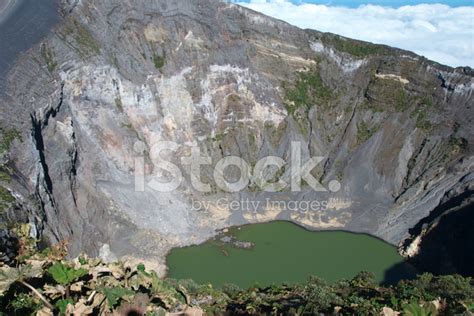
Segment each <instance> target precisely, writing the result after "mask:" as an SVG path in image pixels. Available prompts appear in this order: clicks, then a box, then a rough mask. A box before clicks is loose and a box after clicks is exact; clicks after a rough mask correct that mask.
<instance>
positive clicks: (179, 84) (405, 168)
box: [0, 0, 474, 263]
mask: <svg viewBox="0 0 474 316" xmlns="http://www.w3.org/2000/svg"><path fill="white" fill-rule="evenodd" d="M64 6H65V10H64V12H66V13H67V14H66V16H65V18H64V21H63V23H62V24H61V25H60V26H58V27H57V28H55V29H54V31H53V32H51V34H50V36H49V37H48V38H47V40H45V41H44V42H43V43H41V45H38V46H37V47H35V48H34V49H32V50H30V51H29V53H28V54H26V55H25V56H23V57H22V58H21V59H20V60H19V61H18V63H17V64H16V65H15V67H14V68H13V69H12V70H11V71H10V73H9V76H8V80H7V88H6V94H5V95H4V96H3V97H2V99H1V100H0V106H1V109H2V110H1V121H0V122H1V124H2V125H1V126H2V128H3V130H4V131H6V130H8V129H10V130H11V129H13V130H18V131H21V134H22V140H23V141H22V142H20V141H18V140H15V141H13V144H12V148H11V150H10V152H9V155H8V157H9V162H8V164H9V165H10V166H11V170H12V173H13V175H14V176H13V180H12V181H11V182H10V183H2V186H5V187H6V188H8V189H9V190H10V192H14V193H15V194H14V196H15V198H16V199H17V200H18V201H28V202H23V204H25V205H26V204H28V203H29V204H31V205H30V207H29V208H25V210H29V211H26V213H27V214H29V215H28V218H29V221H30V222H31V223H32V224H34V227H35V228H36V230H37V233H38V236H42V237H43V238H44V239H46V240H47V241H49V242H51V243H53V242H57V241H60V240H68V241H69V245H70V250H71V253H72V255H75V254H78V253H79V252H81V251H86V252H88V253H90V254H92V255H98V254H99V250H100V249H101V248H103V249H106V250H107V251H105V250H103V251H102V252H103V253H104V252H107V253H108V256H119V257H122V256H130V257H133V258H143V259H157V260H158V261H159V262H161V263H163V262H164V261H163V258H164V255H165V253H166V252H167V251H168V250H169V249H170V248H172V247H175V246H180V245H186V244H191V243H198V242H202V241H204V240H205V239H207V238H209V237H210V236H212V235H213V234H215V231H216V230H217V229H221V228H224V227H228V226H231V225H238V224H242V223H249V222H261V221H270V220H274V219H286V220H291V221H294V222H296V223H299V224H301V225H304V226H305V227H307V228H310V229H315V230H317V229H343V230H350V231H356V232H366V233H370V234H372V235H375V236H378V237H380V238H383V239H384V240H386V241H388V242H390V243H393V244H400V243H401V242H403V241H405V240H407V238H412V237H413V236H410V232H409V230H410V228H412V227H414V226H415V225H416V224H417V223H418V222H419V221H420V220H422V219H423V218H425V217H427V216H428V215H429V214H430V212H431V211H432V210H434V209H435V208H436V207H437V206H438V205H440V204H441V203H445V199H446V198H447V197H452V198H453V197H455V196H457V195H458V194H462V193H463V192H466V190H468V188H471V189H470V190H471V192H472V184H473V181H472V177H473V173H472V172H473V163H474V158H473V155H472V154H473V135H474V132H473V124H472V120H473V116H474V115H473V114H474V111H473V109H472V105H473V99H474V97H473V90H474V78H473V72H472V70H471V69H469V68H457V69H452V68H449V67H446V66H442V65H439V64H436V63H434V62H431V61H428V60H426V59H425V58H423V57H420V56H417V55H415V54H413V53H410V52H407V51H402V50H399V49H394V48H390V47H386V46H381V45H373V44H370V43H365V42H359V41H355V40H351V39H347V38H343V37H339V36H337V35H333V34H327V33H320V32H317V31H312V30H301V29H298V28H296V27H293V26H291V25H288V24H286V23H284V22H281V21H278V20H275V19H272V18H269V17H266V16H263V15H261V14H258V13H256V12H253V11H251V10H248V9H245V8H242V7H239V6H237V5H233V4H227V3H224V2H221V1H214V0H200V1H188V0H155V1H151V0H140V1H119V0H116V1H96V0H82V1H71V3H70V4H64ZM159 141H173V142H176V143H177V144H179V146H178V148H177V150H176V151H164V152H162V153H161V154H160V155H159V153H157V151H156V150H155V149H156V148H155V144H156V143H157V142H159ZM292 142H299V143H300V145H301V150H302V152H301V156H302V160H303V162H304V161H306V160H307V159H308V158H309V157H312V156H324V157H325V159H324V161H323V162H322V163H321V164H319V165H318V166H317V167H316V168H314V170H313V171H312V174H313V175H314V177H315V178H317V179H319V180H320V181H321V183H322V184H323V186H324V187H326V188H329V189H332V190H326V191H325V192H317V191H315V190H313V188H311V187H310V186H309V185H305V184H304V183H303V185H302V188H301V192H291V190H289V189H285V190H283V191H281V192H277V193H266V192H262V191H261V190H259V189H257V186H256V183H254V182H251V183H250V185H249V186H248V187H247V188H246V189H244V190H242V191H240V192H237V193H228V192H225V191H224V190H222V189H219V188H218V187H217V186H216V185H215V182H214V181H213V179H212V176H213V168H212V167H213V166H214V165H215V164H216V163H217V161H218V160H219V159H221V158H222V157H225V156H231V155H233V156H238V157H241V158H243V159H245V160H246V161H247V162H248V164H249V165H250V166H251V167H252V168H253V167H255V165H256V162H257V161H258V160H259V159H261V158H263V157H266V156H268V155H273V156H277V157H281V158H282V159H283V160H284V161H285V162H287V163H288V165H287V166H286V167H285V168H284V170H283V169H282V170H277V169H276V168H274V169H271V168H268V169H266V173H265V175H266V178H267V179H276V178H282V179H284V180H285V181H286V182H290V175H291V171H290V167H289V165H290V162H291V152H290V148H291V143H292ZM192 146H197V147H199V148H200V149H201V155H206V156H209V157H211V158H212V165H211V166H207V167H203V168H202V172H201V174H202V177H203V179H204V180H203V181H204V182H208V183H211V187H212V190H211V192H208V193H200V192H198V191H197V190H196V189H194V188H193V186H192V185H191V181H190V178H189V177H190V175H189V174H190V171H189V166H188V167H186V166H182V168H181V170H182V172H183V175H184V178H185V181H183V183H182V184H181V186H180V187H179V188H178V189H177V190H174V191H172V192H169V193H160V192H157V191H155V190H153V189H152V188H151V187H150V186H149V185H145V189H144V190H143V191H137V190H136V186H135V174H136V171H137V166H139V165H140V161H143V164H144V172H145V176H146V183H149V180H151V179H152V178H153V177H162V178H163V177H165V178H166V176H167V174H166V173H163V172H162V169H161V168H159V164H158V163H157V159H156V158H157V157H158V156H160V157H162V158H166V160H169V161H173V162H175V163H176V164H179V163H180V161H181V160H180V159H181V158H182V157H185V156H188V155H189V154H190V151H191V147H192ZM137 163H138V164H137ZM138 171H139V170H138ZM226 171H228V174H227V177H228V178H229V179H232V178H233V179H236V178H238V176H239V174H240V173H239V172H238V171H236V170H235V168H228V169H226ZM334 180H337V181H339V182H340V184H341V189H340V190H337V189H338V187H337V183H336V182H335V181H334ZM331 181H332V182H331ZM333 191H335V192H333ZM247 199H248V200H251V201H253V202H254V203H255V204H257V202H259V205H258V207H257V208H255V209H254V208H252V207H250V206H249V205H245V203H240V204H239V207H237V208H236V209H234V208H233V207H232V205H229V204H225V203H222V202H223V201H224V200H227V201H233V200H234V201H244V202H245V201H247ZM35 201H36V202H37V204H36V206H37V207H36V208H35V207H34V206H33V205H35V204H34V203H35ZM272 201H273V202H277V203H272ZM291 201H293V202H295V201H296V202H301V201H306V202H308V203H310V202H311V201H319V202H320V203H321V204H322V205H324V207H321V208H320V209H317V210H312V211H304V210H303V209H302V205H304V204H298V206H297V207H296V208H295V207H294V205H293V206H291V205H292V204H291V203H290V202H291ZM204 202H208V203H207V204H206V203H204ZM224 204H225V205H224ZM244 205H245V207H243V206H244ZM104 247H105V248H104ZM407 247H408V248H409V246H408V245H407ZM412 248H413V247H412ZM414 248H415V250H416V247H414ZM110 251H111V252H112V253H110ZM413 251H414V250H413V249H412V250H411V252H412V253H413Z"/></svg>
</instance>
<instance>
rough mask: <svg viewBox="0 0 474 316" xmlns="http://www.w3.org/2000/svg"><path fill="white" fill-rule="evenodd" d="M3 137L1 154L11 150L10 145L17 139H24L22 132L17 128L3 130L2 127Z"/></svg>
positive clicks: (0, 131)
mask: <svg viewBox="0 0 474 316" xmlns="http://www.w3.org/2000/svg"><path fill="white" fill-rule="evenodd" d="M0 133H1V134H2V138H1V140H0V155H2V154H5V153H7V152H9V151H10V147H11V145H12V143H13V141H14V140H15V139H18V140H19V141H22V138H21V133H20V131H18V130H17V129H14V128H12V129H8V130H3V129H1V128H0Z"/></svg>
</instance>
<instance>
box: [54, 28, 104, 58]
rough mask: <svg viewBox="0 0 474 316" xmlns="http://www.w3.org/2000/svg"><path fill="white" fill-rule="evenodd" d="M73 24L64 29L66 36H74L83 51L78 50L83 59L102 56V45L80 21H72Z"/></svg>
mask: <svg viewBox="0 0 474 316" xmlns="http://www.w3.org/2000/svg"><path fill="white" fill-rule="evenodd" d="M70 21H71V22H70V23H69V24H68V25H66V26H65V27H64V29H63V30H64V33H65V34H66V35H72V36H73V37H74V40H75V41H76V42H77V44H79V46H80V47H81V49H77V51H78V53H79V54H80V55H81V56H82V57H88V56H90V55H99V54H100V43H99V42H98V41H97V40H96V39H95V38H94V36H93V35H92V34H91V33H90V32H89V30H87V29H86V28H85V27H84V26H83V25H82V24H81V23H80V22H79V21H77V20H76V19H71V20H70Z"/></svg>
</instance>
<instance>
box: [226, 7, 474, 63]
mask: <svg viewBox="0 0 474 316" xmlns="http://www.w3.org/2000/svg"><path fill="white" fill-rule="evenodd" d="M233 2H236V3H238V4H240V5H243V6H246V7H249V8H251V9H253V10H255V11H259V12H262V13H264V14H266V15H269V16H272V17H275V18H278V19H280V20H284V21H286V22H288V23H290V24H293V25H296V26H298V27H301V28H308V29H314V30H318V31H322V32H331V33H335V34H340V35H343V36H346V37H350V38H355V39H359V40H363V41H368V42H372V43H379V44H386V45H390V46H393V47H398V48H402V49H406V50H409V51H413V52H415V53H417V54H419V55H422V56H425V57H427V58H429V59H431V60H434V61H437V62H439V63H442V64H445V65H449V66H452V67H458V66H470V67H472V68H474V0H470V1H466V0H453V1H442V0H432V1H430V0H423V1H408V0H405V1H403V0H398V1H386V0H369V1H367V0H365V1H364V0H355V1H349V0H327V1H325V0H305V1H300V0H236V1H233Z"/></svg>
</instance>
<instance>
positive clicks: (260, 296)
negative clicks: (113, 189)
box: [0, 225, 474, 315]
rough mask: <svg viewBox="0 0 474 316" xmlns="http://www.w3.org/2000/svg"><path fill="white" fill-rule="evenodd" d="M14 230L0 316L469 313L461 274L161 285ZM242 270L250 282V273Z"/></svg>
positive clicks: (470, 296) (468, 288) (472, 300)
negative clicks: (14, 249)
mask: <svg viewBox="0 0 474 316" xmlns="http://www.w3.org/2000/svg"><path fill="white" fill-rule="evenodd" d="M15 231H16V232H17V235H18V236H19V237H20V252H19V254H18V257H17V262H16V263H15V265H14V266H7V265H2V266H0V314H1V315H31V314H36V313H39V314H41V315H52V314H53V313H54V314H55V315H56V314H60V315H72V314H74V315H103V314H109V313H113V314H114V315H132V314H133V315H135V314H139V315H165V313H167V312H183V311H187V312H190V311H193V312H194V313H195V314H193V315H203V313H206V314H207V315H222V314H230V315H235V314H246V315H261V314H265V315H269V314H271V315H295V314H298V315H316V314H319V313H323V314H338V315H339V314H340V315H379V314H381V312H382V310H384V311H387V312H389V311H392V312H396V311H398V312H403V314H404V315H441V314H442V315H455V314H456V315H457V314H463V315H469V312H473V311H474V281H473V280H472V279H471V278H464V277H461V276H459V275H447V276H439V277H436V276H433V275H431V274H423V275H420V276H418V278H416V279H414V280H403V281H401V282H399V283H398V284H397V285H393V286H381V285H379V284H377V283H376V282H375V281H374V276H373V275H372V274H371V273H368V272H361V273H359V274H357V275H356V276H355V277H353V278H352V279H347V280H340V281H337V282H334V283H332V284H328V283H326V282H325V281H323V280H321V279H319V278H315V277H311V278H309V279H307V280H306V281H303V282H300V283H293V284H291V285H290V284H283V285H270V286H251V287H250V288H248V289H242V288H240V287H238V286H236V285H233V284H225V285H223V286H222V287H221V288H214V287H213V286H212V285H210V284H198V283H196V282H194V281H192V280H189V279H181V280H175V279H160V278H159V277H158V275H157V274H156V272H154V271H150V270H147V269H146V267H145V265H144V264H138V265H129V264H126V263H124V262H116V263H109V264H106V263H103V262H101V261H100V260H99V259H92V258H88V257H87V256H85V255H83V256H80V257H78V258H76V259H74V260H65V257H66V255H67V252H66V243H60V244H58V245H56V246H53V247H51V248H47V249H45V250H43V251H41V252H38V251H35V248H36V246H35V242H34V241H32V240H30V241H28V239H30V238H29V237H27V236H28V235H29V225H21V226H20V227H18V229H17V230H15ZM298 263H301V262H298ZM188 264H190V265H192V264H194V262H193V263H192V264H191V263H189V262H188ZM345 264H347V263H345ZM269 268H271V267H269ZM247 272H248V274H249V275H251V277H255V276H256V274H255V271H253V270H248V271H247ZM394 315H395V314H394Z"/></svg>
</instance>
